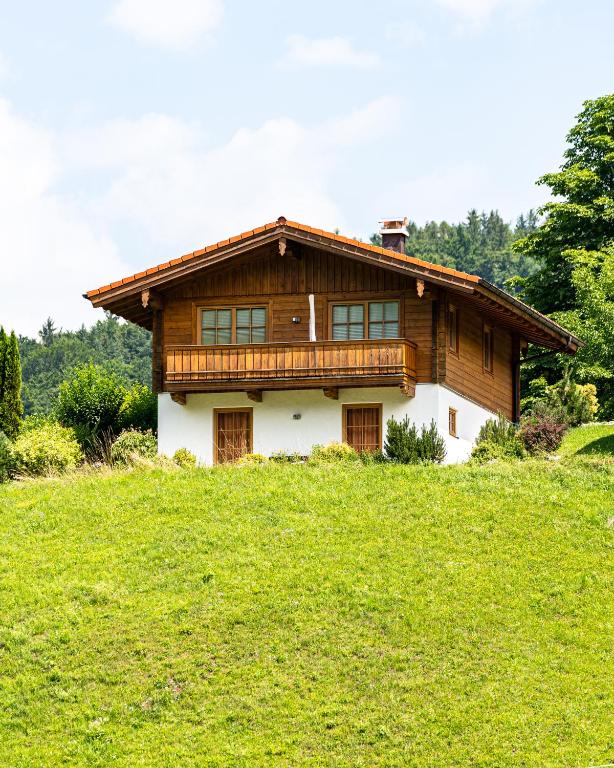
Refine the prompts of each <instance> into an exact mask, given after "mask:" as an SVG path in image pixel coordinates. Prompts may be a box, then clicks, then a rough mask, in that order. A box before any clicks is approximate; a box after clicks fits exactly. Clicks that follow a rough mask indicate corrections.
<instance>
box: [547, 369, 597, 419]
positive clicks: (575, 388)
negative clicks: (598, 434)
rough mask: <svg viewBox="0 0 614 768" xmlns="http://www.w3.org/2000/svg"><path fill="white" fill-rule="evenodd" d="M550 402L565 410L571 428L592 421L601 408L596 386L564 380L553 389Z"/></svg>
mask: <svg viewBox="0 0 614 768" xmlns="http://www.w3.org/2000/svg"><path fill="white" fill-rule="evenodd" d="M549 402H550V404H551V405H554V406H560V407H562V408H563V410H564V411H565V420H566V422H567V424H568V425H569V426H570V427H577V426H579V425H580V424H586V423H587V422H589V421H592V420H593V418H594V416H595V413H596V412H597V409H598V408H599V402H598V400H597V388H596V387H595V385H594V384H584V385H581V384H576V383H574V382H573V381H570V380H568V379H563V380H562V381H561V382H559V383H558V384H556V385H555V386H554V387H553V388H552V391H551V395H550V400H549Z"/></svg>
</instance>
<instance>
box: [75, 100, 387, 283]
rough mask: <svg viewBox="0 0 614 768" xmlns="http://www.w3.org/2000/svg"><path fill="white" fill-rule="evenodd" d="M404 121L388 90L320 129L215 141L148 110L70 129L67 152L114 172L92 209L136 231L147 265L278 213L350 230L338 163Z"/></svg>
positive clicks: (287, 124) (83, 166) (280, 127)
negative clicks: (338, 196)
mask: <svg viewBox="0 0 614 768" xmlns="http://www.w3.org/2000/svg"><path fill="white" fill-rule="evenodd" d="M382 116H385V119H383V118H382ZM397 125H398V101H397V100H392V99H390V98H386V97H384V98H382V99H378V100H376V101H374V102H371V103H369V104H367V105H365V106H364V107H362V108H360V109H357V110H355V111H354V112H352V113H351V114H349V115H346V116H342V117H339V118H337V119H334V120H330V121H324V122H322V123H317V124H315V125H312V126H305V125H302V124H301V123H298V122H297V121H295V120H292V119H290V118H284V117H281V118H277V119H273V120H268V121H266V122H265V123H263V124H262V125H261V126H260V127H257V128H241V129H239V130H238V131H236V132H235V134H234V135H233V136H232V137H231V138H230V140H229V141H228V142H226V143H224V144H221V145H220V146H217V147H213V148H211V147H208V146H205V145H204V142H203V140H202V133H203V131H202V129H200V130H199V128H198V126H196V125H190V124H186V123H184V122H182V121H180V120H176V119H171V118H169V117H168V116H165V115H147V116H144V117H142V118H140V119H138V120H132V121H131V120H123V119H122V120H115V121H112V122H110V123H107V124H105V125H103V126H99V127H96V128H95V129H94V130H91V131H86V132H84V133H82V134H81V135H78V136H70V137H68V138H67V140H66V143H65V146H66V150H65V151H66V153H67V157H68V161H69V162H70V164H71V166H72V167H73V169H75V170H77V171H79V172H85V173H86V174H87V175H88V177H89V176H91V175H92V174H94V173H95V172H97V171H98V172H101V173H103V174H105V173H109V171H111V173H112V178H111V182H110V184H108V185H107V186H106V187H105V188H104V189H103V191H102V193H101V194H100V195H99V196H98V198H97V199H96V201H95V204H94V203H91V204H90V207H89V214H90V215H92V211H95V214H96V217H97V221H98V223H99V224H100V225H101V226H104V227H105V228H106V229H107V230H112V229H113V228H117V227H120V228H121V227H130V228H131V229H132V230H133V231H135V232H136V233H137V234H136V235H135V237H134V239H135V248H138V249H139V252H140V253H141V254H142V258H143V259H144V261H143V262H142V263H141V264H140V266H139V268H142V267H143V266H149V265H150V262H151V260H152V252H154V253H155V252H156V250H157V251H158V252H159V253H160V257H161V258H162V257H163V258H170V257H173V256H176V255H178V254H179V253H181V252H184V251H187V250H191V249H194V248H197V247H200V246H201V245H203V244H205V243H210V242H214V241H215V240H217V239H220V238H223V237H227V236H228V234H229V233H234V232H240V231H243V230H244V229H246V228H249V227H250V226H258V225H260V224H262V223H264V222H267V221H271V220H273V219H275V218H277V217H278V216H280V215H285V216H287V217H288V218H294V219H298V220H304V221H307V222H317V223H318V225H319V226H324V227H329V228H334V227H336V226H340V227H343V226H344V225H345V224H346V220H345V219H344V217H343V215H342V214H341V211H340V210H339V208H338V206H337V205H336V203H335V201H334V197H333V194H332V191H331V187H332V186H333V184H334V182H335V180H336V178H337V174H338V173H339V167H340V164H342V163H343V162H344V161H346V160H347V159H348V157H350V156H351V154H352V152H353V150H354V148H355V147H357V146H360V147H362V146H364V145H368V144H369V143H372V142H375V141H376V140H377V139H379V138H382V137H385V136H387V135H389V134H390V132H391V131H394V130H395V129H396V126H397ZM115 277H116V275H113V274H109V279H115Z"/></svg>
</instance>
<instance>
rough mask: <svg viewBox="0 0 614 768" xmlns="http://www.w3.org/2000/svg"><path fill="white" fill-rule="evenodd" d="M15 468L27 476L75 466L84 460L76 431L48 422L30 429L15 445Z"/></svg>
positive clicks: (60, 470) (13, 450) (13, 452)
mask: <svg viewBox="0 0 614 768" xmlns="http://www.w3.org/2000/svg"><path fill="white" fill-rule="evenodd" d="M12 456H13V462H14V471H15V472H16V473H18V474H23V475H47V474H51V473H54V472H65V471H66V470H68V469H74V468H75V467H76V466H77V465H78V464H79V463H81V461H82V460H83V452H82V450H81V446H80V445H79V443H78V441H77V438H76V437H75V433H74V432H73V430H72V429H70V428H68V427H63V426H61V425H60V424H57V423H54V422H53V421H48V422H46V423H44V422H43V423H41V425H40V426H37V427H33V428H32V429H26V430H25V431H23V432H22V433H21V434H20V435H19V436H18V437H17V439H16V440H15V443H14V445H13V448H12Z"/></svg>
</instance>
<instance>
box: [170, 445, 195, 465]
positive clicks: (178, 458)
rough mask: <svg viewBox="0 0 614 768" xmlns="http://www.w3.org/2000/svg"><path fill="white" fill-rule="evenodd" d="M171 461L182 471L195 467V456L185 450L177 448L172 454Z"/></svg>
mask: <svg viewBox="0 0 614 768" xmlns="http://www.w3.org/2000/svg"><path fill="white" fill-rule="evenodd" d="M173 461H174V462H175V464H178V465H179V466H180V467H181V468H182V469H190V468H191V467H195V466H196V456H195V455H194V454H193V453H192V452H191V451H188V449H187V448H178V449H177V450H176V451H175V453H174V454H173Z"/></svg>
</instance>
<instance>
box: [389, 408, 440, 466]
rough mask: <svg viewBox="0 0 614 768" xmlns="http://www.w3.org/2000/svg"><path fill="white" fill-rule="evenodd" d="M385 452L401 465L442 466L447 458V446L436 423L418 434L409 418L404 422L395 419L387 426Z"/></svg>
mask: <svg viewBox="0 0 614 768" xmlns="http://www.w3.org/2000/svg"><path fill="white" fill-rule="evenodd" d="M384 451H385V452H386V456H387V457H388V458H389V459H390V460H391V461H395V462H398V463H399V464H428V463H434V464H441V462H442V461H443V460H444V459H445V457H446V444H445V441H444V439H443V437H442V436H441V435H440V434H439V433H438V431H437V425H436V424H435V422H434V421H432V422H431V424H430V426H429V427H426V426H423V427H422V429H421V431H420V433H418V430H417V428H416V425H415V424H412V423H411V422H410V420H409V417H408V416H406V417H405V418H404V419H403V420H402V421H396V419H395V418H394V417H393V418H391V419H388V422H387V425H386V441H385V443H384Z"/></svg>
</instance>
